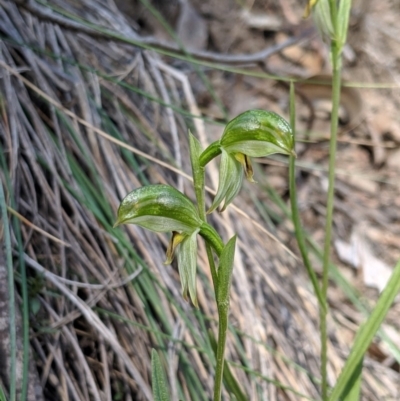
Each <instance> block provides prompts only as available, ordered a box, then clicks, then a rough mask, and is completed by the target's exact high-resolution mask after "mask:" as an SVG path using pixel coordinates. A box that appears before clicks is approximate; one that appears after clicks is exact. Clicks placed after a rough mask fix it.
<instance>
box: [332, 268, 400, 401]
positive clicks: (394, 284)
mask: <svg viewBox="0 0 400 401" xmlns="http://www.w3.org/2000/svg"><path fill="white" fill-rule="evenodd" d="M399 291H400V261H399V262H398V263H397V265H396V267H395V268H394V271H393V273H392V276H391V277H390V280H389V282H388V283H387V285H386V287H385V289H384V290H383V292H382V294H381V296H380V297H379V299H378V302H377V303H376V306H375V308H374V310H373V311H372V313H371V315H370V317H369V318H368V320H367V321H366V322H365V323H364V324H363V325H362V326H361V327H360V329H359V331H358V333H357V336H356V339H355V340H354V345H353V348H352V350H351V352H350V355H349V357H348V358H347V361H346V363H345V365H344V367H343V370H342V372H341V374H340V376H339V378H338V381H337V382H336V385H335V387H334V388H333V390H332V393H331V395H330V397H329V401H335V400H337V399H338V398H339V397H340V396H341V394H342V393H343V391H344V390H345V388H346V385H347V384H348V383H349V382H350V381H351V379H352V376H353V375H354V372H355V370H356V369H357V366H358V364H359V363H360V361H361V360H362V358H363V356H364V354H365V352H366V351H367V349H368V347H369V345H370V344H371V342H372V340H373V338H374V336H375V334H376V332H377V331H378V329H379V327H380V325H381V324H382V322H383V320H384V319H385V316H386V314H387V313H388V311H389V308H390V306H391V305H392V303H393V301H394V299H395V297H396V295H397V294H398V293H399Z"/></svg>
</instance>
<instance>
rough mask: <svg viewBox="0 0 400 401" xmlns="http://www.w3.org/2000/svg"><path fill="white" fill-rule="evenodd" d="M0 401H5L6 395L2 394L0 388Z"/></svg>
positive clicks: (0, 388)
mask: <svg viewBox="0 0 400 401" xmlns="http://www.w3.org/2000/svg"><path fill="white" fill-rule="evenodd" d="M0 401H7V398H6V395H5V394H4V390H3V387H2V386H0Z"/></svg>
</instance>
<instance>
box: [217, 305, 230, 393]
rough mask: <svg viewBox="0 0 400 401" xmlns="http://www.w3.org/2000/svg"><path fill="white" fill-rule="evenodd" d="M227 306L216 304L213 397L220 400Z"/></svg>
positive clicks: (226, 329) (226, 327) (226, 328)
mask: <svg viewBox="0 0 400 401" xmlns="http://www.w3.org/2000/svg"><path fill="white" fill-rule="evenodd" d="M228 310H229V306H228V307H225V308H224V307H221V306H220V305H218V344H217V367H216V370H215V382H214V399H213V401H220V399H221V393H222V379H223V375H224V365H225V358H224V354H225V344H226V333H227V331H228Z"/></svg>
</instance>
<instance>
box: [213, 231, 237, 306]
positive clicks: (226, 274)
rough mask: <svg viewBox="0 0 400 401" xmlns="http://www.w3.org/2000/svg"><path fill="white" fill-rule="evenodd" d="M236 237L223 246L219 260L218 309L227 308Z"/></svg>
mask: <svg viewBox="0 0 400 401" xmlns="http://www.w3.org/2000/svg"><path fill="white" fill-rule="evenodd" d="M235 246H236V235H234V236H233V237H232V238H231V239H230V240H229V241H228V242H227V244H226V245H225V247H224V249H223V250H222V253H221V257H220V259H219V267H218V292H217V305H218V309H220V308H224V309H225V308H226V309H228V307H229V290H230V288H231V282H232V272H233V261H234V257H235Z"/></svg>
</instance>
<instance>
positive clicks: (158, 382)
mask: <svg viewBox="0 0 400 401" xmlns="http://www.w3.org/2000/svg"><path fill="white" fill-rule="evenodd" d="M151 380H152V386H153V396H154V401H169V400H170V398H169V394H168V388H167V383H166V382H165V376H164V372H163V368H162V366H161V362H160V357H159V356H158V354H157V352H156V350H155V349H152V350H151Z"/></svg>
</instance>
